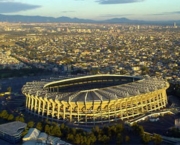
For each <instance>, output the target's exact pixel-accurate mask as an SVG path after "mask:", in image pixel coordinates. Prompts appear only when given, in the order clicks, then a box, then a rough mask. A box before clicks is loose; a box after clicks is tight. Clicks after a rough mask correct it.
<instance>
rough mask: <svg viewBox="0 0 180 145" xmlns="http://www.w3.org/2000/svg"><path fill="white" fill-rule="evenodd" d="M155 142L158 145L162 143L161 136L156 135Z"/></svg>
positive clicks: (154, 136)
mask: <svg viewBox="0 0 180 145" xmlns="http://www.w3.org/2000/svg"><path fill="white" fill-rule="evenodd" d="M153 141H154V143H155V144H156V145H159V144H161V142H162V137H161V136H160V135H159V134H154V135H153Z"/></svg>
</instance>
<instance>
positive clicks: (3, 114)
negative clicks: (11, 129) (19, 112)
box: [0, 110, 9, 119]
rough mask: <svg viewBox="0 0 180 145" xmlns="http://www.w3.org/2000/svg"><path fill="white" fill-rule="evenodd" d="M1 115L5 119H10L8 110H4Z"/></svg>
mask: <svg viewBox="0 0 180 145" xmlns="http://www.w3.org/2000/svg"><path fill="white" fill-rule="evenodd" d="M0 116H1V117H2V118H3V119H8V117H9V114H8V112H7V110H3V111H2V112H1V114H0Z"/></svg>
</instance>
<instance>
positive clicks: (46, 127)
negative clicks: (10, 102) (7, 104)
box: [0, 110, 162, 145]
mask: <svg viewBox="0 0 180 145" xmlns="http://www.w3.org/2000/svg"><path fill="white" fill-rule="evenodd" d="M0 119H3V120H6V122H7V121H13V120H16V121H21V122H26V121H27V120H26V118H24V115H23V114H21V115H20V116H14V115H13V114H9V113H8V112H7V110H3V111H1V112H0ZM32 127H36V128H37V129H38V130H40V131H42V132H46V133H47V134H49V135H52V136H56V137H60V138H61V139H62V140H65V141H67V142H70V143H72V144H75V145H93V144H95V145H98V144H103V145H106V144H117V145H120V144H132V142H133V140H131V137H132V134H134V136H136V137H138V138H139V139H141V140H140V143H143V144H148V143H149V142H154V143H155V144H157V145H158V144H160V143H161V142H162V138H161V136H160V135H158V134H154V135H150V134H148V133H146V132H144V128H143V127H142V126H140V125H138V124H137V123H135V124H133V126H132V127H129V128H131V131H129V129H127V128H125V127H124V125H123V124H121V123H119V124H114V125H112V126H104V127H102V128H100V127H99V126H95V127H94V128H92V130H91V131H90V132H86V131H84V130H82V129H75V128H70V127H68V126H66V125H65V124H63V123H62V124H57V123H55V122H50V121H49V120H48V119H46V120H45V121H38V122H35V121H28V122H27V128H26V129H25V130H24V131H23V133H22V136H24V135H26V134H27V132H28V130H29V128H32Z"/></svg>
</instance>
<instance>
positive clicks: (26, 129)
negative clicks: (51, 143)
mask: <svg viewBox="0 0 180 145" xmlns="http://www.w3.org/2000/svg"><path fill="white" fill-rule="evenodd" d="M27 133H28V128H27V127H26V128H25V129H24V131H23V132H22V134H21V136H22V137H24V136H25V135H26V134H27Z"/></svg>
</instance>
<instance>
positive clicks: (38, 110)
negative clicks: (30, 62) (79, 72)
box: [22, 75, 169, 124]
mask: <svg viewBox="0 0 180 145" xmlns="http://www.w3.org/2000/svg"><path fill="white" fill-rule="evenodd" d="M49 81H52V80H42V81H38V82H27V83H26V85H24V86H23V88H22V92H23V94H24V95H25V96H26V108H27V110H28V111H29V112H31V113H34V114H37V115H39V116H42V117H47V118H53V119H58V120H62V121H64V122H66V121H68V122H73V123H78V124H81V123H82V124H87V123H88V124H97V123H100V124H101V123H107V122H113V121H117V120H128V119H130V118H134V117H137V116H139V115H142V114H144V113H147V112H152V111H157V110H161V109H163V108H165V107H166V105H167V103H168V101H167V95H166V89H167V88H168V87H169V84H168V83H167V82H166V81H165V80H163V79H157V78H153V77H152V78H151V77H148V76H146V77H145V78H140V77H130V76H122V75H93V76H83V77H76V78H70V79H62V80H58V78H57V80H56V81H55V80H54V81H52V82H49Z"/></svg>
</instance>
